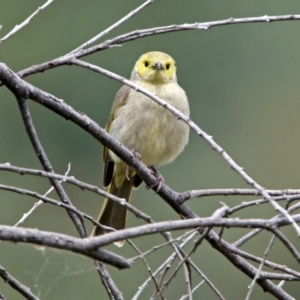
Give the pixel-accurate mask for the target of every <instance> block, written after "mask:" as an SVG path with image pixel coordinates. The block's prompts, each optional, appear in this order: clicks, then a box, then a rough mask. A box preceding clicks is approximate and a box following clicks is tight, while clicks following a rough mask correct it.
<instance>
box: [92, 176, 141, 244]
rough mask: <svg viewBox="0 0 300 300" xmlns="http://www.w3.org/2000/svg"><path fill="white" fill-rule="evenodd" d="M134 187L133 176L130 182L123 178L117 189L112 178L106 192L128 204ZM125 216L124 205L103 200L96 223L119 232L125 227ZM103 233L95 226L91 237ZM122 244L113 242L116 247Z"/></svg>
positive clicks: (121, 242) (122, 242)
mask: <svg viewBox="0 0 300 300" xmlns="http://www.w3.org/2000/svg"><path fill="white" fill-rule="evenodd" d="M134 185H135V176H133V177H131V178H130V180H128V179H127V178H126V177H125V176H124V179H123V181H122V182H121V183H120V184H119V187H117V185H116V181H115V178H114V177H113V178H112V182H111V184H110V185H109V188H108V192H109V193H110V194H113V195H115V196H117V197H119V198H125V199H126V201H127V202H129V201H130V196H131V191H132V188H133V186H134ZM126 216H127V209H126V207H125V206H124V205H121V204H119V203H117V202H116V201H112V200H109V199H107V198H105V199H104V203H103V205H102V208H101V211H100V214H99V217H98V222H99V223H100V224H102V225H104V226H108V227H112V228H114V229H116V230H120V229H124V228H125V226H126ZM104 233H106V231H105V230H103V229H102V228H100V227H99V226H95V227H94V229H93V231H92V233H91V236H97V235H101V234H104ZM124 242H125V241H124V240H120V241H117V242H115V245H117V246H118V247H122V246H123V244H124Z"/></svg>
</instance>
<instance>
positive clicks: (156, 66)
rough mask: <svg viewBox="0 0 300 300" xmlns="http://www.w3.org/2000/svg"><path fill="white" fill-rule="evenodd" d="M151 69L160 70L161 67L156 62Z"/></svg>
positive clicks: (160, 64)
mask: <svg viewBox="0 0 300 300" xmlns="http://www.w3.org/2000/svg"><path fill="white" fill-rule="evenodd" d="M153 69H155V70H162V69H163V65H162V63H160V62H157V63H155V64H154V66H153Z"/></svg>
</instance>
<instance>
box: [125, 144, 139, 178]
mask: <svg viewBox="0 0 300 300" xmlns="http://www.w3.org/2000/svg"><path fill="white" fill-rule="evenodd" d="M131 152H132V154H133V156H135V157H136V158H137V159H138V160H141V159H142V157H141V155H140V154H139V153H138V152H135V151H134V150H133V149H132V150H131ZM132 171H133V169H132V168H131V167H130V166H126V178H127V180H130V175H131V173H132Z"/></svg>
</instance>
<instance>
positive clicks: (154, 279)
mask: <svg viewBox="0 0 300 300" xmlns="http://www.w3.org/2000/svg"><path fill="white" fill-rule="evenodd" d="M127 242H128V243H129V245H130V246H131V247H132V248H133V249H134V250H135V251H136V252H137V253H138V254H139V257H140V258H141V259H142V261H143V263H144V264H145V266H146V268H147V270H148V272H149V274H150V278H151V279H152V281H153V283H154V286H155V288H156V292H160V287H159V284H158V282H157V281H156V278H155V276H154V275H153V272H152V270H151V267H150V266H149V264H148V262H147V260H146V259H145V257H144V255H143V253H142V252H141V251H140V249H139V248H138V247H137V246H136V245H135V244H134V243H133V242H132V241H131V240H127ZM160 296H161V299H162V300H164V299H165V297H164V296H163V295H162V294H161V295H160Z"/></svg>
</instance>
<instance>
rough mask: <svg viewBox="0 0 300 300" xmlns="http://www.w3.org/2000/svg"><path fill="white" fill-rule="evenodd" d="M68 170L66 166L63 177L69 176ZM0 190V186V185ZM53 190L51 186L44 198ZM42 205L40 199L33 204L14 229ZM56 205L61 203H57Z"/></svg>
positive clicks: (69, 166) (69, 167)
mask: <svg viewBox="0 0 300 300" xmlns="http://www.w3.org/2000/svg"><path fill="white" fill-rule="evenodd" d="M70 170H71V164H69V165H68V170H67V171H66V173H65V176H67V175H68V174H69V172H70ZM59 183H62V180H61V181H59ZM0 188H1V185H0ZM53 190H54V187H53V186H51V188H50V189H49V190H48V191H47V192H46V193H45V194H44V197H46V196H47V195H48V194H50V193H51V192H52V191H53ZM43 203H44V202H43V201H42V200H40V199H39V201H38V202H35V203H34V204H33V206H32V207H31V208H30V210H29V211H28V212H26V213H24V214H23V216H22V218H21V219H20V220H19V221H18V222H17V223H16V224H15V227H16V226H19V225H20V224H21V223H24V221H25V220H26V219H27V218H28V217H29V216H30V215H31V214H32V213H33V212H34V211H35V210H36V209H37V208H38V207H39V206H40V205H42V204H43ZM58 203H62V202H58ZM69 207H70V206H69Z"/></svg>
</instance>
